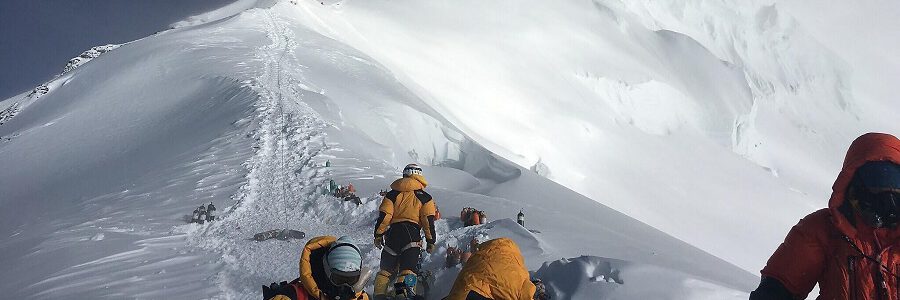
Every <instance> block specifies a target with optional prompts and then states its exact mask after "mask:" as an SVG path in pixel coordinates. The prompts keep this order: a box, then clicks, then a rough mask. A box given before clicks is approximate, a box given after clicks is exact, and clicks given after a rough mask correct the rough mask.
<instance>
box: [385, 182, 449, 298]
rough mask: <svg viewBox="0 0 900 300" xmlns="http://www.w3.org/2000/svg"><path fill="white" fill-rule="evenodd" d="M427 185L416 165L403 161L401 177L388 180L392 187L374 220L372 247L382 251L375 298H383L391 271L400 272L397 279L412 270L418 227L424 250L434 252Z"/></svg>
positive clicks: (432, 209)
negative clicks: (421, 232)
mask: <svg viewBox="0 0 900 300" xmlns="http://www.w3.org/2000/svg"><path fill="white" fill-rule="evenodd" d="M427 185H428V182H427V181H425V177H424V176H422V169H421V168H420V167H419V166H418V165H416V164H409V165H406V167H405V168H403V178H400V179H397V180H396V181H394V182H393V183H391V191H390V192H388V193H387V194H385V196H384V199H383V200H382V201H381V206H380V207H379V208H378V210H379V214H378V221H377V222H376V223H375V247H376V248H379V249H381V248H383V251H382V252H381V270H380V271H379V272H378V275H377V276H376V277H375V291H374V294H375V299H386V297H387V287H388V284H389V283H388V282H389V281H390V278H391V276H392V275H394V274H398V275H399V276H397V282H398V283H399V282H402V280H403V278H404V277H405V276H406V275H410V274H415V272H414V271H413V270H415V269H416V265H417V264H418V263H419V254H420V249H421V247H422V238H421V235H420V230H421V231H424V233H425V240H426V243H427V245H426V247H425V249H426V251H427V252H428V253H433V252H434V248H435V246H434V243H435V238H436V237H435V233H434V214H435V203H434V200H433V199H432V198H431V195H429V194H428V193H426V192H425V187H426V186H427ZM398 272H399V273H398Z"/></svg>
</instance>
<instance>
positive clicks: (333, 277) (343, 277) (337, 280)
mask: <svg viewBox="0 0 900 300" xmlns="http://www.w3.org/2000/svg"><path fill="white" fill-rule="evenodd" d="M340 247H350V248H353V249H354V250H355V251H356V253H359V248H358V247H356V245H353V244H349V243H340V244H337V245H334V246H333V247H331V249H329V254H328V255H326V256H325V257H324V258H323V260H325V262H324V263H325V265H326V266H327V267H326V268H325V274H326V275H328V280H329V281H331V283H333V284H334V285H336V286H351V287H352V286H353V285H354V284H356V283H357V282H358V281H359V277H360V273H361V272H360V269H359V268H358V267H359V265H361V264H362V262H361V261H359V262H358V263H359V265H357V268H355V270H352V271H342V270H339V269H335V268H334V267H333V266H331V265H330V264H328V256H329V255H331V253H330V252H332V251H335V249H338V248H340Z"/></svg>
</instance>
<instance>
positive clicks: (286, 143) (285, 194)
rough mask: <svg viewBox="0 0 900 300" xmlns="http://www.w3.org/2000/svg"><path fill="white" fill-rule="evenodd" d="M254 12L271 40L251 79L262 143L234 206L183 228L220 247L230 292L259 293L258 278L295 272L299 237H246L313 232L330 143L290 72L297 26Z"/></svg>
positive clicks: (203, 243)
mask: <svg viewBox="0 0 900 300" xmlns="http://www.w3.org/2000/svg"><path fill="white" fill-rule="evenodd" d="M254 13H255V17H258V18H259V19H260V21H259V23H262V24H263V25H264V29H265V31H266V33H267V36H268V38H269V39H270V40H271V43H270V44H269V45H267V46H265V47H262V48H260V49H259V50H258V52H257V53H256V58H257V59H259V60H261V62H262V64H263V68H262V73H261V74H260V75H259V77H258V78H256V79H254V80H253V81H252V83H251V88H252V89H254V90H256V91H257V92H258V93H259V94H260V95H261V97H260V98H259V99H258V101H257V103H256V107H257V112H258V113H257V115H256V117H255V118H256V120H257V121H258V123H259V125H258V128H257V129H256V130H254V132H253V133H252V134H251V135H252V137H253V138H254V139H255V140H256V146H255V147H256V148H257V149H258V150H257V151H256V154H255V155H254V156H253V157H252V158H251V159H250V160H249V161H248V162H246V163H245V167H246V168H247V169H248V170H249V174H248V176H247V183H246V184H245V186H243V187H242V188H241V189H240V191H239V192H238V193H237V194H236V195H234V196H233V197H234V198H235V199H236V200H237V202H236V204H235V205H234V206H233V207H232V208H231V209H229V213H228V214H227V215H224V216H223V218H222V220H221V221H220V222H214V223H212V224H210V225H208V227H206V228H201V227H196V226H195V227H191V228H187V229H186V230H188V231H189V232H192V233H193V234H192V239H191V241H190V242H191V243H192V244H194V245H196V246H199V247H201V248H205V249H208V250H213V251H219V252H221V253H222V257H223V261H224V263H225V267H224V268H223V269H222V270H221V271H220V272H219V274H217V275H216V276H217V280H216V281H217V284H218V285H219V288H220V291H222V293H224V294H225V296H226V297H228V298H232V297H236V298H246V297H250V296H251V295H255V294H257V293H258V290H257V288H258V286H257V284H258V283H263V282H269V281H272V280H275V279H278V278H280V279H281V280H289V279H292V278H294V277H296V275H297V274H296V273H297V270H296V263H297V262H296V258H297V255H298V254H299V252H298V250H299V249H300V248H301V246H300V245H296V244H294V243H298V242H297V241H288V242H283V241H268V242H262V243H257V242H255V241H250V240H249V237H251V236H253V234H254V233H257V232H262V231H266V230H271V229H281V228H290V229H298V230H300V231H306V232H307V236H308V237H312V236H315V235H311V234H310V233H312V232H311V231H310V228H311V227H314V226H316V225H317V224H316V223H317V222H316V221H315V217H316V216H315V215H314V213H309V212H308V211H307V210H309V208H310V207H312V206H314V205H311V204H310V202H312V203H314V202H316V201H317V200H321V199H319V196H320V195H318V194H317V193H316V192H317V187H318V186H320V184H321V182H319V181H320V180H319V179H318V178H320V177H321V175H322V174H324V171H323V170H322V168H323V167H320V165H321V164H319V163H318V162H317V157H318V156H319V155H320V154H321V153H322V152H323V151H325V150H327V145H326V143H325V137H326V134H325V128H326V127H327V126H329V124H328V123H327V122H326V121H324V120H322V119H321V118H320V117H319V116H318V114H317V113H316V112H315V111H314V110H312V109H311V108H310V107H309V106H307V105H306V104H305V103H304V102H303V101H302V99H300V95H299V94H298V93H296V92H295V91H294V89H293V88H292V86H293V85H296V84H297V82H298V81H302V80H298V79H296V78H294V77H293V76H294V75H293V74H292V72H291V70H298V69H299V68H298V67H297V66H295V65H293V64H292V62H295V61H297V59H296V57H295V56H294V52H293V50H292V49H293V48H295V47H296V43H295V42H294V41H293V40H292V36H293V35H294V33H293V32H292V31H291V30H290V29H289V28H288V27H287V26H286V25H284V24H282V23H281V21H280V20H279V19H278V18H277V17H276V16H275V15H274V14H273V13H272V12H271V11H269V10H268V9H261V10H257V11H256V12H254ZM324 200H325V201H335V200H334V199H324ZM322 231H323V230H319V233H321V232H322ZM271 278H275V279H271Z"/></svg>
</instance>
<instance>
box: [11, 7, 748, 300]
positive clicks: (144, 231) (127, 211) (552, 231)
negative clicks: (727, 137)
mask: <svg viewBox="0 0 900 300" xmlns="http://www.w3.org/2000/svg"><path fill="white" fill-rule="evenodd" d="M289 5H290V6H289ZM292 5H293V4H290V3H280V4H277V5H275V6H274V7H272V8H257V9H252V10H249V11H247V12H245V13H242V14H240V15H238V16H235V17H233V18H228V19H223V20H221V21H216V22H209V23H205V24H202V25H197V26H185V27H180V28H177V29H173V30H169V31H166V32H163V33H159V34H156V35H154V36H151V37H147V38H144V39H141V40H138V41H134V42H131V43H127V44H124V45H122V46H120V47H118V48H116V49H114V50H112V51H109V52H106V53H104V54H102V55H100V56H99V57H96V58H94V59H92V60H91V61H90V62H87V63H85V64H83V65H81V66H79V67H78V68H75V69H73V70H71V71H69V72H67V73H66V74H65V76H61V77H58V78H57V79H55V80H53V81H51V82H49V83H48V84H47V86H49V87H51V88H50V89H48V91H47V93H45V94H43V95H42V96H41V97H39V98H37V99H34V101H32V102H30V104H29V105H28V106H27V107H25V108H24V109H22V110H21V111H19V112H18V113H17V114H16V115H15V116H13V117H12V118H10V119H8V120H7V121H6V122H5V123H4V124H3V125H0V137H3V138H2V141H0V165H2V166H4V167H3V171H2V172H0V182H2V183H3V184H2V185H0V194H2V195H4V196H3V197H2V199H0V201H2V203H0V205H3V206H4V207H12V208H15V209H7V210H3V211H2V213H0V214H2V215H0V222H2V226H0V236H2V237H3V239H2V242H0V252H2V253H3V255H2V258H0V260H2V261H0V263H2V264H3V265H4V266H6V267H5V268H4V271H3V272H0V277H2V280H0V282H2V286H0V288H2V290H4V291H9V292H8V295H9V296H10V297H13V298H51V297H58V296H61V295H66V296H67V297H71V298H90V299H95V298H122V297H126V298H130V297H136V298H189V299H195V298H242V299H243V298H256V297H258V293H259V290H258V286H259V285H260V284H264V283H268V282H271V281H276V280H285V279H291V278H293V277H295V276H296V259H297V257H296V255H297V254H298V251H299V249H300V246H301V245H302V243H303V242H304V241H292V242H280V241H271V242H264V243H257V242H254V241H249V240H248V239H249V237H251V236H252V234H253V233H256V232H259V231H262V230H266V229H272V228H281V227H292V228H297V229H301V230H304V231H306V232H307V234H308V235H309V236H316V235H321V234H348V235H351V236H353V237H354V238H355V239H357V240H358V241H359V242H360V243H361V244H362V245H363V248H364V249H365V250H366V252H367V254H366V256H367V261H368V263H369V264H374V263H375V259H376V258H377V255H378V254H377V252H376V251H374V250H372V246H371V242H370V240H369V236H370V234H371V226H372V223H373V222H374V219H375V208H376V206H377V201H378V200H379V199H378V198H377V197H376V195H375V193H376V192H377V191H378V190H379V189H380V188H383V187H385V186H387V184H388V183H389V182H390V181H391V180H393V179H394V178H396V177H397V175H398V169H397V166H402V164H404V163H406V162H409V161H412V160H418V161H422V162H427V163H431V164H437V165H444V166H445V167H435V168H426V174H428V176H429V179H430V180H432V181H433V182H434V183H435V184H434V186H433V187H432V188H431V189H430V190H431V191H432V192H433V194H434V195H435V198H436V199H438V200H437V201H438V203H439V204H440V205H441V207H442V208H443V209H444V211H445V212H447V214H448V215H453V212H454V211H458V210H459V209H461V208H462V207H464V206H476V207H479V208H482V209H485V210H487V211H488V212H489V213H490V214H491V215H492V217H491V218H496V219H498V221H497V222H495V223H491V224H487V225H484V226H483V228H481V229H474V230H481V231H482V232H481V233H480V234H482V235H485V236H492V237H499V236H511V237H513V238H515V239H517V240H519V241H520V243H521V244H522V245H523V248H524V249H525V253H526V255H527V260H528V264H529V266H530V267H531V268H535V269H536V268H538V267H539V266H540V265H541V264H542V263H543V262H544V261H547V260H556V259H559V258H560V257H575V256H580V255H584V254H591V255H598V256H604V257H612V258H617V259H624V260H630V261H635V262H637V263H639V264H650V265H656V266H659V267H660V268H664V269H674V270H681V271H683V274H684V275H682V276H677V277H672V279H671V281H670V282H671V283H672V284H674V285H678V286H684V285H683V283H684V282H683V281H684V280H687V279H688V278H698V279H697V280H701V281H703V282H708V283H709V284H710V285H713V286H715V287H716V289H717V290H719V291H722V292H725V293H730V294H732V295H744V296H745V295H746V294H742V293H745V292H746V291H747V290H749V289H750V288H752V286H753V284H754V282H755V281H756V278H755V276H753V275H752V274H750V273H748V272H746V271H743V270H740V269H739V268H737V267H735V266H733V265H731V264H730V263H728V262H725V261H723V260H720V259H718V258H715V257H713V256H711V255H709V254H706V253H705V252H703V251H701V250H699V249H697V248H695V247H693V246H691V245H689V244H686V243H684V242H681V241H679V240H677V239H674V238H671V237H669V236H667V235H665V234H663V233H662V232H660V231H658V230H656V229H653V228H651V227H650V226H647V225H645V224H643V223H641V222H639V221H637V220H634V219H632V218H630V217H628V216H625V215H623V214H621V213H618V212H615V211H613V210H611V209H609V208H607V207H605V206H603V205H600V204H598V203H596V202H595V201H593V200H590V199H588V198H586V197H583V196H580V195H578V194H576V193H573V192H571V191H569V190H568V189H566V188H563V187H562V186H559V185H556V184H554V183H552V182H550V181H548V180H546V179H545V178H542V177H539V176H537V175H536V174H533V173H531V172H529V171H527V170H525V169H523V168H520V167H516V166H515V165H513V164H511V163H510V162H508V161H506V160H505V159H502V158H499V157H497V156H495V155H494V154H492V153H490V152H488V151H487V150H485V149H484V148H482V147H481V146H479V145H478V144H477V143H475V142H473V141H472V140H471V139H470V138H468V137H467V135H465V134H462V133H461V132H460V131H459V130H457V129H456V128H455V126H453V125H452V124H450V123H448V121H446V120H445V119H443V118H442V116H441V115H440V114H437V113H436V110H433V109H431V108H430V107H429V106H427V105H425V104H424V102H423V101H422V100H421V99H420V98H419V97H417V96H416V95H415V94H414V93H412V92H411V91H410V90H409V89H408V88H406V87H405V86H404V85H403V84H402V83H401V81H399V80H397V78H396V77H395V76H394V74H392V73H391V72H389V71H388V70H386V69H385V68H384V67H383V66H382V65H381V64H379V63H377V62H375V61H374V60H373V59H372V58H370V57H369V56H367V55H365V54H364V53H362V52H360V51H358V50H356V49H354V48H351V47H348V46H346V45H344V44H342V43H340V42H338V41H335V40H332V39H329V38H327V37H325V36H322V35H320V34H318V33H316V32H314V31H312V30H310V29H308V28H307V27H305V26H304V25H303V24H301V23H299V22H297V21H296V20H294V19H293V18H292V17H291V14H290V13H288V12H290V9H293V7H292ZM20 97H25V95H22V96H20ZM20 100H21V99H20V98H11V99H8V100H5V101H4V102H3V103H10V102H14V101H20ZM325 161H331V163H332V164H333V166H332V167H330V168H325V167H323V165H324V162H325ZM330 178H334V179H336V180H338V181H339V182H347V181H352V182H353V183H354V184H355V185H356V186H357V188H358V189H359V190H360V194H361V195H364V196H366V197H364V198H365V199H364V204H363V205H361V206H359V207H356V206H354V205H352V204H349V203H342V202H339V201H337V200H335V199H333V198H331V197H328V196H322V195H321V194H320V193H319V187H320V185H321V184H322V183H323V182H324V181H326V180H327V179H330ZM548 199H566V200H565V203H566V205H557V202H548ZM209 201H213V202H215V203H217V204H218V206H219V207H220V211H222V212H223V219H222V220H221V222H215V223H213V224H208V225H204V226H199V225H193V224H187V222H186V218H187V216H186V215H187V214H188V213H189V212H190V211H191V210H192V209H193V207H196V206H197V205H198V204H202V203H206V202H209ZM522 208H524V209H525V211H526V212H527V213H528V214H529V224H533V225H530V226H533V227H534V228H538V229H539V230H541V231H542V233H541V234H539V235H532V234H531V233H528V232H527V231H524V230H522V229H521V228H519V227H518V226H517V225H515V224H514V223H512V221H510V220H508V219H506V220H504V219H503V218H505V217H512V216H514V215H515V214H516V213H517V212H518V210H519V209H522ZM560 220H567V221H565V222H560ZM441 224H442V225H441V226H442V228H446V229H445V230H446V231H443V229H442V232H446V233H447V234H446V235H442V236H444V238H443V239H442V244H447V243H449V242H450V240H448V239H447V238H448V237H449V236H454V237H455V238H456V240H457V242H460V240H463V239H464V238H465V237H467V234H468V233H470V232H471V230H473V229H458V228H457V227H458V226H459V221H458V219H457V220H456V221H455V222H454V221H453V218H452V217H451V218H448V219H447V221H442V223H441ZM454 224H455V225H454ZM574 232H578V233H579V234H573V233H574ZM441 251H443V249H442V250H441ZM439 257H440V253H438V254H437V255H435V256H434V257H432V258H430V261H432V262H433V264H440V261H439ZM442 274H446V275H445V276H452V274H453V273H452V271H448V272H444V273H442ZM442 282H443V283H444V285H441V286H440V287H439V288H441V289H443V291H446V289H448V288H449V284H450V281H449V280H444V281H442ZM685 288H687V286H685Z"/></svg>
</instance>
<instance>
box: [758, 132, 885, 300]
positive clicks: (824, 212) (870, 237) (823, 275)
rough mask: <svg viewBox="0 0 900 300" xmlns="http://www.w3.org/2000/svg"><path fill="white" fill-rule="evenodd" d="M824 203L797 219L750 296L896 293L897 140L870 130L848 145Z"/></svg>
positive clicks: (861, 299)
mask: <svg viewBox="0 0 900 300" xmlns="http://www.w3.org/2000/svg"><path fill="white" fill-rule="evenodd" d="M832 189H833V191H832V194H831V199H830V200H829V201H828V208H824V209H820V210H818V211H816V212H813V213H811V214H809V215H807V216H806V217H804V218H803V219H801V220H800V222H799V223H797V225H794V227H793V228H791V230H790V232H788V234H787V237H785V238H784V243H782V244H781V245H780V246H779V247H778V249H777V250H775V253H774V254H772V257H770V258H769V261H768V262H767V263H766V266H765V268H763V269H762V271H761V273H762V280H761V281H760V283H759V287H758V288H757V289H756V290H755V291H753V292H752V293H750V299H752V300H758V299H767V300H780V299H785V300H787V299H806V297H807V295H808V294H809V293H810V291H812V289H813V287H814V286H815V285H816V284H817V283H818V285H819V296H818V298H817V299H858V300H871V299H883V300H888V299H898V297H897V296H896V295H900V277H898V276H900V274H898V272H900V268H898V266H900V228H898V226H897V225H898V222H900V140H898V139H897V138H896V137H894V136H892V135H889V134H882V133H867V134H864V135H862V136H860V137H859V138H857V139H856V140H855V141H853V143H852V144H851V145H850V149H849V150H847V156H846V158H845V159H844V165H843V169H842V170H841V172H840V173H839V174H838V177H837V180H835V182H834V185H833V186H832Z"/></svg>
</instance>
